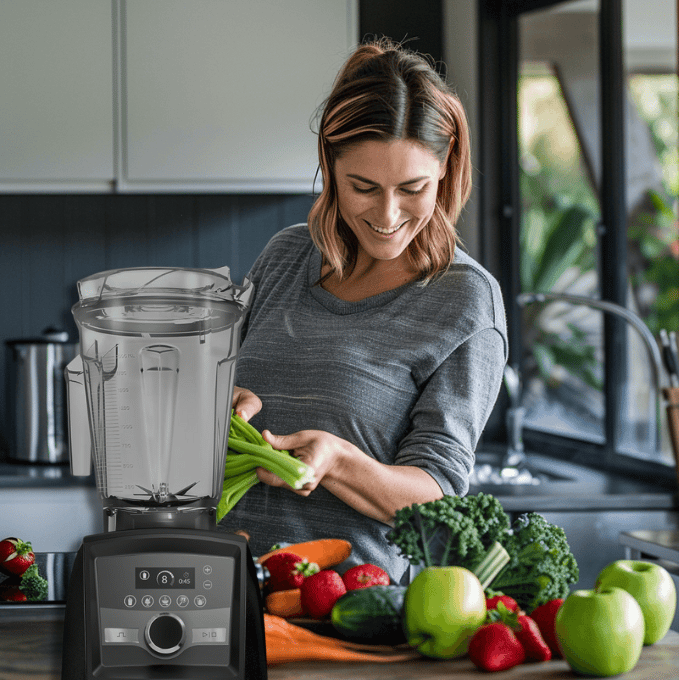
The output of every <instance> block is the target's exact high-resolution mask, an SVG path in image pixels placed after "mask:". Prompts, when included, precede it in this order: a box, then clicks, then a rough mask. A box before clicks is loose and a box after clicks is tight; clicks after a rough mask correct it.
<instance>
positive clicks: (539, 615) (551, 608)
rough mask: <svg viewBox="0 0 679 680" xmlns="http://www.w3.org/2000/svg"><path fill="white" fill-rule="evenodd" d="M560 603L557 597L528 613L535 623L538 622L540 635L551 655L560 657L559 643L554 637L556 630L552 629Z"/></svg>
mask: <svg viewBox="0 0 679 680" xmlns="http://www.w3.org/2000/svg"><path fill="white" fill-rule="evenodd" d="M562 604H563V599H560V598H557V599H556V600H550V601H549V602H545V604H543V605H540V606H539V607H537V609H534V610H533V611H532V612H531V615H530V617H531V618H532V619H533V620H534V621H535V623H537V624H538V628H539V629H540V632H541V633H542V637H543V638H544V640H545V642H546V643H547V644H548V645H549V648H550V650H551V651H552V656H553V657H555V658H560V657H561V656H563V655H562V654H561V650H560V649H559V643H558V642H557V639H556V632H555V631H554V622H555V621H556V613H557V612H558V611H559V607H560V606H561V605H562Z"/></svg>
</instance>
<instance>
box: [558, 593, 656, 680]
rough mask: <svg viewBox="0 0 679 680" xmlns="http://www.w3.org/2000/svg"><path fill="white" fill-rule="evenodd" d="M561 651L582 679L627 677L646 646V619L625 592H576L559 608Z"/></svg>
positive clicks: (636, 604)
mask: <svg viewBox="0 0 679 680" xmlns="http://www.w3.org/2000/svg"><path fill="white" fill-rule="evenodd" d="M555 630H556V637H557V640H558V642H559V647H560V649H561V651H562V652H563V656H564V658H565V659H566V661H567V662H568V665H569V666H570V667H571V668H572V669H573V671H574V672H575V673H579V674H580V675H596V676H608V675H618V674H620V673H627V671H631V670H632V669H633V668H634V666H636V664H637V661H639V656H640V655H641V649H642V647H643V646H644V615H643V613H642V611H641V607H640V606H639V603H638V602H637V601H636V600H635V599H634V598H633V597H632V596H631V595H630V594H629V593H628V592H627V591H626V590H623V589H622V588H616V587H612V588H601V589H599V590H575V591H573V592H572V593H571V594H570V595H569V596H568V597H567V598H566V599H565V601H564V603H563V604H562V605H561V607H559V611H558V612H557V614H556V622H555Z"/></svg>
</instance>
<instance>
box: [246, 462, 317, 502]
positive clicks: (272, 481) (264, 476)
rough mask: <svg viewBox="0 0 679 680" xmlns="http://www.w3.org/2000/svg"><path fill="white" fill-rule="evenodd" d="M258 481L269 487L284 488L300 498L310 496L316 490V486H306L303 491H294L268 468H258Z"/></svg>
mask: <svg viewBox="0 0 679 680" xmlns="http://www.w3.org/2000/svg"><path fill="white" fill-rule="evenodd" d="M257 479H259V481H260V482H262V483H263V484H268V485H269V486H277V487H283V488H284V489H288V490H289V491H293V492H294V493H296V494H298V495H300V496H308V495H309V494H310V493H311V492H312V491H313V490H314V488H315V485H311V484H305V485H304V486H303V487H302V488H301V489H293V488H292V487H291V486H290V485H289V484H286V483H285V482H284V481H283V480H282V479H281V478H280V477H278V476H277V475H275V474H274V473H273V472H269V470H267V469H266V468H262V467H259V468H257Z"/></svg>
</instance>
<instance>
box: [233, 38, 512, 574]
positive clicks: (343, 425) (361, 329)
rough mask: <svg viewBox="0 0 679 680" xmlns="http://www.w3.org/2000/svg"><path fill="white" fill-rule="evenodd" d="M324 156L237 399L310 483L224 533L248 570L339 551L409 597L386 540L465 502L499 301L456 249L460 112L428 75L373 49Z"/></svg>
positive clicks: (495, 362) (283, 487)
mask: <svg viewBox="0 0 679 680" xmlns="http://www.w3.org/2000/svg"><path fill="white" fill-rule="evenodd" d="M319 155H320V169H321V172H322V174H323V191H322V193H321V194H320V196H319V197H318V199H317V200H316V202H315V204H314V206H313V208H312V210H311V213H310V214H309V220H308V224H300V225H294V226H292V227H289V228H287V229H284V230H283V231H281V232H280V233H278V234H276V235H275V236H274V237H273V238H272V239H271V241H270V242H269V244H268V245H267V247H266V248H265V250H264V252H263V253H262V254H261V255H260V257H259V258H258V259H257V261H256V262H255V264H254V266H253V268H252V270H251V272H250V277H251V279H252V281H253V283H254V286H255V291H256V292H255V296H254V301H253V304H252V306H251V308H250V310H249V312H248V318H247V320H246V322H245V324H244V326H243V338H242V344H241V350H240V352H239V355H238V364H237V366H236V383H237V385H238V387H236V389H235V391H234V408H235V409H236V411H237V412H238V413H240V414H241V416H243V417H244V418H245V419H246V420H247V419H249V418H252V424H253V425H254V426H255V427H256V428H257V429H258V430H260V431H261V432H262V435H263V437H264V438H265V440H266V441H267V442H268V443H270V444H271V445H272V446H273V447H274V448H276V449H285V450H287V451H289V452H290V453H291V454H292V455H293V456H295V457H296V458H299V459H300V460H302V461H303V462H305V463H306V464H307V465H309V466H310V467H311V468H313V470H314V473H315V480H314V481H313V482H309V483H307V484H305V485H304V486H303V487H302V488H300V489H292V488H291V487H289V486H288V485H287V484H285V483H284V482H283V480H281V479H280V478H278V477H276V476H275V475H273V474H271V473H269V472H267V471H266V470H262V469H260V470H259V471H258V473H257V474H258V479H259V480H260V482H263V483H262V484H256V485H255V486H254V487H253V488H251V489H250V490H249V491H248V492H247V494H246V495H245V496H243V497H242V498H241V499H240V500H239V502H238V503H237V504H236V505H235V507H234V508H233V509H232V510H231V511H230V512H229V513H228V514H227V515H226V517H225V518H224V519H223V520H222V521H221V526H222V527H223V528H224V529H226V530H234V529H245V530H247V531H248V533H249V534H250V535H251V536H252V538H251V542H250V545H251V549H252V551H253V553H254V554H262V553H263V552H266V551H268V550H269V548H270V547H271V545H272V544H274V543H280V542H287V543H299V542H302V541H309V540H314V539H319V538H331V537H332V538H342V539H345V540H347V541H349V542H350V543H351V544H352V548H353V549H352V555H351V560H352V562H354V563H356V564H360V563H371V564H375V565H377V566H379V567H382V568H383V569H385V570H386V571H387V572H388V573H389V575H390V577H391V579H392V580H393V581H396V582H398V581H399V580H401V579H402V578H404V579H405V581H407V579H408V577H409V573H408V563H407V561H406V560H405V559H404V558H403V557H402V556H401V555H399V550H398V548H397V547H396V546H395V545H392V544H390V543H389V541H388V540H387V538H386V532H387V531H388V528H389V525H390V524H391V522H392V521H393V518H394V515H395V513H396V511H397V510H399V509H401V508H403V507H405V506H409V505H411V504H412V503H416V502H417V503H423V502H426V501H430V500H434V499H437V498H440V497H441V496H442V495H444V494H449V495H464V494H465V493H466V492H467V490H468V488H469V473H470V470H471V468H472V465H473V460H474V450H475V448H476V445H477V443H478V440H479V438H480V436H481V432H482V430H483V428H484V426H485V424H486V421H487V419H488V416H489V415H490V412H491V409H492V407H493V405H494V403H495V399H496V398H497V395H498V391H499V389H500V382H501V379H502V369H503V367H504V364H505V361H506V357H507V345H506V329H505V317H504V306H503V302H502V296H501V294H500V288H499V285H498V283H497V281H496V280H495V279H494V278H493V277H492V276H491V275H490V274H489V273H488V272H487V271H486V270H485V269H483V268H482V267H481V266H480V265H479V264H478V263H477V262H475V261H474V260H473V259H472V258H471V257H469V255H467V254H466V253H465V252H463V251H462V249H461V248H459V247H457V235H456V230H455V223H456V221H457V218H458V215H459V213H460V210H461V209H462V207H463V205H464V203H465V201H466V199H467V197H468V194H469V190H470V169H471V167H470V158H469V156H470V154H469V140H468V134H467V125H466V121H465V116H464V111H463V109H462V107H461V106H460V103H459V101H458V99H457V98H456V97H455V96H454V95H453V94H452V93H451V92H450V91H449V89H448V88H447V86H446V85H445V84H444V83H443V81H442V79H441V78H440V77H439V76H438V75H437V73H436V72H435V71H434V69H433V68H432V66H430V64H429V63H428V62H427V60H426V59H425V58H424V57H422V56H420V55H418V54H416V53H414V52H410V51H408V50H405V49H403V48H401V47H398V46H396V45H393V44H392V43H390V42H388V41H380V42H378V43H372V44H367V45H362V46H361V47H359V48H358V49H357V50H356V52H355V53H354V54H353V55H352V56H351V57H350V58H349V61H348V62H347V64H346V65H345V67H344V69H343V70H342V71H341V72H340V74H339V76H338V78H337V80H336V81H335V84H334V87H333V91H332V93H331V94H330V97H329V98H328V100H327V102H326V103H325V105H324V108H323V114H322V116H321V119H320V126H319ZM272 433H275V434H272ZM348 566H350V565H349V564H345V565H344V567H348ZM338 568H339V567H338Z"/></svg>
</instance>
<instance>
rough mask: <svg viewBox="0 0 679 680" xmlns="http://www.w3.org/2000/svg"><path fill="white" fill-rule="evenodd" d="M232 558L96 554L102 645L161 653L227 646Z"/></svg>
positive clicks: (230, 607) (193, 555)
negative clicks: (131, 647)
mask: <svg viewBox="0 0 679 680" xmlns="http://www.w3.org/2000/svg"><path fill="white" fill-rule="evenodd" d="M235 562H236V561H235V559H234V558H233V557H227V556H218V555H200V554H187V553H178V554H171V553H147V554H144V553H141V554H135V555H110V556H102V557H98V558H96V560H95V574H96V589H97V600H98V604H99V617H100V632H101V636H102V640H101V642H102V645H103V646H105V647H125V646H129V645H132V646H135V647H139V646H140V647H142V648H144V649H146V651H147V652H149V653H151V654H152V655H154V656H158V657H163V658H170V657H172V656H176V655H178V654H180V653H182V652H184V651H185V650H187V649H189V648H191V647H193V646H197V645H198V646H204V645H208V646H221V647H226V648H228V645H229V640H230V626H231V625H232V624H231V618H232V603H233V583H234V570H235V568H236V564H235Z"/></svg>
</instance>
